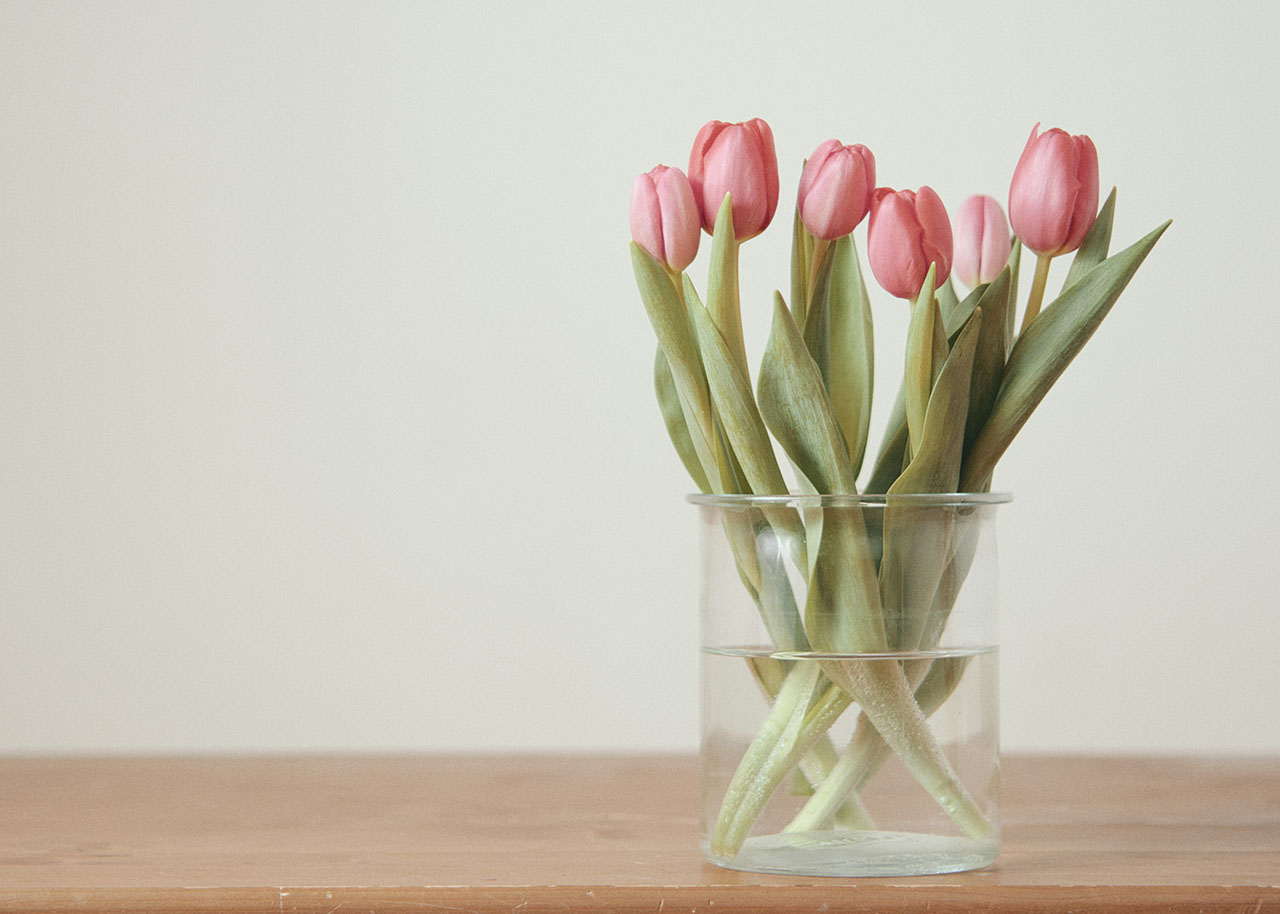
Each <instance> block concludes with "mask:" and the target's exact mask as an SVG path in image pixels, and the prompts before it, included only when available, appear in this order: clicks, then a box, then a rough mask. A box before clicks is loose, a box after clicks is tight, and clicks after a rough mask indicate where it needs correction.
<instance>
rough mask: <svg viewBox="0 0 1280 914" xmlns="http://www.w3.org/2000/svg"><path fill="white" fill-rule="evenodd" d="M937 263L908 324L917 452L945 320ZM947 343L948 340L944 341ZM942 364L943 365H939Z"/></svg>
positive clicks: (910, 406)
mask: <svg viewBox="0 0 1280 914" xmlns="http://www.w3.org/2000/svg"><path fill="white" fill-rule="evenodd" d="M933 277H934V266H933V265H932V264H931V265H930V266H929V272H928V273H927V274H926V275H925V278H924V286H923V287H922V288H921V290H920V296H919V298H917V299H916V303H915V304H914V305H913V306H912V308H911V322H910V323H909V324H908V325H907V370H906V375H905V380H904V384H905V387H904V390H905V391H906V405H907V447H908V453H912V454H914V453H915V451H916V448H917V447H919V444H920V436H921V435H922V434H924V414H925V410H926V408H927V407H928V405H929V392H930V391H931V390H933V377H934V374H933V357H934V349H935V325H938V324H941V322H942V318H941V317H939V315H938V304H937V301H936V300H935V299H934V297H933ZM944 345H945V342H944ZM939 367H941V365H939Z"/></svg>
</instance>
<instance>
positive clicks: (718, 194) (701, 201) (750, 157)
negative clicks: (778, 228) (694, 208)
mask: <svg viewBox="0 0 1280 914" xmlns="http://www.w3.org/2000/svg"><path fill="white" fill-rule="evenodd" d="M689 183H690V184H692V185H693V198H694V199H695V200H696V201H697V203H698V210H699V212H700V213H701V214H702V227H703V228H704V229H706V230H707V231H708V232H711V231H713V230H714V229H715V224H716V213H717V212H719V210H720V204H721V203H723V202H724V195H725V194H731V195H732V204H731V205H732V207H733V233H734V235H735V236H736V237H737V239H738V240H739V241H745V240H746V239H748V238H754V237H755V236H756V235H759V234H760V233H761V232H763V231H764V230H765V229H766V228H768V226H769V223H770V222H771V221H772V220H773V214H774V212H775V211H776V210H777V208H778V154H777V152H775V151H774V148H773V131H772V130H770V129H769V125H768V124H766V123H765V122H764V121H762V120H760V118H758V117H757V118H753V119H752V120H749V121H744V122H743V123H741V124H726V123H724V122H722V121H710V122H708V123H707V124H706V125H705V126H704V127H703V128H702V129H701V130H699V131H698V136H697V137H696V138H695V139H694V141H693V151H692V152H691V153H690V154H689Z"/></svg>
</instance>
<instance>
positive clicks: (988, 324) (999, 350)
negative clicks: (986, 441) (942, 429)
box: [964, 266, 1014, 450]
mask: <svg viewBox="0 0 1280 914" xmlns="http://www.w3.org/2000/svg"><path fill="white" fill-rule="evenodd" d="M1010 279H1011V275H1010V270H1009V267H1008V266H1006V267H1005V268H1004V269H1003V270H1001V271H1000V275H999V276H997V277H996V278H995V280H993V281H992V283H991V284H990V285H989V286H987V288H986V290H985V291H984V292H983V294H982V299H981V302H980V305H979V310H981V312H982V314H983V315H984V318H983V321H982V330H981V332H980V333H979V335H978V345H977V349H976V350H975V352H974V356H973V380H972V382H971V383H970V385H969V412H968V416H967V417H966V419H965V433H964V446H965V449H966V450H968V448H969V447H970V446H971V445H972V444H973V441H974V439H975V438H977V437H978V432H979V431H981V430H982V426H983V424H984V423H985V422H986V421H987V416H989V415H990V414H991V407H992V406H993V405H994V404H995V402H996V394H997V393H999V391H1000V382H1001V381H1002V380H1004V360H1005V353H1007V352H1008V351H1009V341H1008V339H1007V338H1006V336H1005V334H1006V333H1007V331H1008V325H1009V321H1008V312H1010V311H1012V310H1013V309H1014V304H1013V300H1012V298H1011V297H1010V294H1009V282H1010ZM974 313H977V312H976V311H975V312H974Z"/></svg>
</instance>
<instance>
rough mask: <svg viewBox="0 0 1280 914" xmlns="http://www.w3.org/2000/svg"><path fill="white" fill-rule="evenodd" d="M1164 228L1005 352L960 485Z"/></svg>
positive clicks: (1031, 403) (976, 480)
mask: <svg viewBox="0 0 1280 914" xmlns="http://www.w3.org/2000/svg"><path fill="white" fill-rule="evenodd" d="M1168 227H1169V223H1168V222H1166V223H1165V224H1164V225H1162V226H1160V227H1159V228H1157V229H1155V230H1154V231H1153V232H1151V233H1150V234H1148V235H1147V236H1146V237H1145V238H1143V239H1141V240H1140V241H1137V242H1135V243H1134V244H1132V245H1130V246H1129V247H1127V248H1125V249H1124V250H1123V251H1121V252H1120V253H1118V254H1115V255H1113V256H1111V257H1108V258H1107V259H1106V260H1104V261H1103V262H1102V263H1100V264H1098V265H1097V266H1095V267H1094V268H1093V269H1092V270H1090V271H1089V272H1088V273H1086V274H1085V275H1084V276H1083V277H1081V278H1080V279H1079V280H1077V281H1076V282H1075V283H1073V284H1071V285H1070V286H1068V287H1067V289H1066V290H1065V291H1064V292H1063V293H1062V294H1061V295H1059V296H1058V298H1057V299H1056V300H1055V301H1054V302H1053V304H1051V305H1050V306H1049V307H1047V308H1045V309H1044V311H1042V312H1041V313H1040V314H1039V315H1038V316H1037V317H1036V318H1035V320H1033V321H1032V322H1031V326H1029V327H1028V328H1027V329H1025V330H1024V331H1022V333H1021V334H1020V335H1019V337H1018V341H1017V342H1016V343H1015V344H1014V346H1013V350H1012V352H1010V353H1009V362H1008V364H1007V365H1006V366H1005V373H1004V381H1003V383H1002V384H1001V386H1000V392H999V394H997V396H996V402H995V405H994V406H993V407H992V410H991V415H990V416H989V417H988V419H987V422H986V424H985V425H984V426H983V427H982V431H981V432H979V433H978V437H977V439H976V440H975V441H974V442H973V447H972V448H971V450H970V452H969V454H968V455H967V456H966V459H965V466H964V472H963V475H962V477H961V484H962V485H963V486H964V489H965V491H977V490H978V488H979V487H981V486H982V485H983V484H984V483H985V482H986V481H987V480H989V478H990V476H991V473H992V471H993V470H994V469H995V465H996V461H998V460H999V459H1000V457H1001V455H1003V454H1004V452H1005V450H1006V449H1007V448H1008V447H1009V444H1010V443H1011V442H1012V441H1013V438H1014V436H1015V435H1017V433H1018V431H1019V429H1021V428H1022V426H1023V424H1024V423H1026V421H1027V418H1028V417H1029V416H1030V415H1031V413H1032V411H1033V410H1034V409H1035V408H1036V406H1038V405H1039V404H1040V401H1041V400H1043V399H1044V396H1045V394H1047V393H1048V392H1049V389H1050V388H1051V387H1052V386H1053V384H1054V382H1055V381H1057V379H1058V377H1059V376H1060V375H1061V374H1062V372H1063V371H1065V370H1066V367H1067V366H1068V365H1069V364H1071V360H1072V359H1074V358H1075V357H1076V354H1077V353H1078V352H1079V351H1080V350H1081V348H1082V347H1083V346H1084V344H1085V343H1087V342H1088V341H1089V338H1090V337H1091V336H1093V333H1094V331H1095V330H1097V329H1098V325H1099V324H1100V323H1101V322H1102V319H1103V318H1104V317H1106V316H1107V313H1108V312H1109V311H1110V310H1111V307H1112V306H1113V305H1114V304H1115V303H1116V300H1117V299H1118V298H1119V297H1120V293H1122V292H1123V291H1124V289H1125V286H1127V285H1128V284H1129V280H1131V279H1132V278H1133V275H1134V273H1136V272H1137V271H1138V267H1140V266H1141V265H1142V262H1143V260H1145V259H1146V257H1147V255H1148V254H1149V253H1150V252H1151V249H1152V248H1153V247H1154V246H1155V243H1156V241H1158V240H1159V238H1160V236H1161V235H1162V234H1163V233H1164V231H1165V229H1167V228H1168Z"/></svg>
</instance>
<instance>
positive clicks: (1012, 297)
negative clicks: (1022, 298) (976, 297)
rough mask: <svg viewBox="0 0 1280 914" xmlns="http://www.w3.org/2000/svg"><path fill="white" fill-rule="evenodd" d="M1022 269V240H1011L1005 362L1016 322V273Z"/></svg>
mask: <svg viewBox="0 0 1280 914" xmlns="http://www.w3.org/2000/svg"><path fill="white" fill-rule="evenodd" d="M1021 267H1022V239H1021V238H1017V237H1015V238H1014V239H1013V248H1012V250H1010V251H1009V313H1008V314H1007V315H1006V316H1005V331H1004V338H1005V350H1004V357H1005V361H1008V359H1009V349H1010V347H1012V346H1013V340H1014V336H1015V335H1016V331H1015V329H1014V328H1015V327H1016V326H1017V322H1018V275H1019V273H1018V271H1019V270H1020V269H1021Z"/></svg>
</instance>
